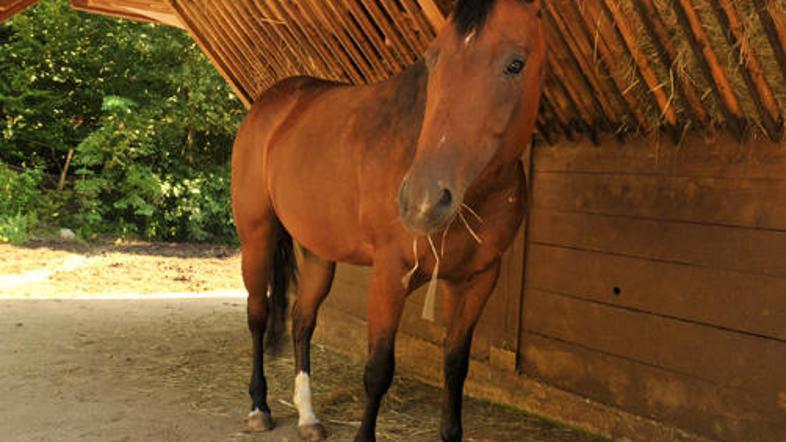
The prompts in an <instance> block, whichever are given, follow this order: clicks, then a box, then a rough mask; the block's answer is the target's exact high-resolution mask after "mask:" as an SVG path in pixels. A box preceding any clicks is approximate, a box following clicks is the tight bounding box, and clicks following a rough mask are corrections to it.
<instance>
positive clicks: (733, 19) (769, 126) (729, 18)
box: [714, 0, 783, 141]
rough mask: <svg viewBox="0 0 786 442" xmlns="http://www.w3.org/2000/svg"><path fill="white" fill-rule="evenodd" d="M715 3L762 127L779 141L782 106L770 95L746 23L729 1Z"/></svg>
mask: <svg viewBox="0 0 786 442" xmlns="http://www.w3.org/2000/svg"><path fill="white" fill-rule="evenodd" d="M714 5H715V8H714V9H715V13H716V15H717V16H718V20H719V21H720V23H721V27H722V28H723V29H725V30H726V32H724V34H726V39H727V40H728V41H729V45H730V46H731V47H732V49H733V50H734V54H735V55H736V56H737V58H738V59H739V61H740V66H742V69H741V72H742V77H743V78H744V79H745V82H746V83H747V85H748V90H749V91H750V95H751V97H753V100H754V102H755V103H756V109H757V110H758V111H759V115H760V116H761V119H762V123H763V125H764V129H765V130H766V131H767V134H768V135H769V136H770V138H771V139H772V140H773V141H779V140H780V139H781V137H782V136H783V116H782V115H781V109H780V106H779V105H778V102H777V101H776V100H775V97H774V96H773V92H772V89H771V88H770V85H769V83H767V77H766V75H765V73H764V69H763V68H762V66H761V64H760V63H759V59H758V57H757V56H756V51H755V48H753V47H751V45H750V42H749V41H748V39H747V38H746V36H745V26H744V25H743V23H742V19H741V17H740V16H739V14H738V13H737V10H736V9H735V8H734V5H733V4H732V3H731V1H729V0H716V2H715V3H714Z"/></svg>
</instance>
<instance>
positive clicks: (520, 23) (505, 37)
mask: <svg viewBox="0 0 786 442" xmlns="http://www.w3.org/2000/svg"><path fill="white" fill-rule="evenodd" d="M540 8H541V5H540V0H460V1H459V2H458V5H457V7H456V10H455V12H454V14H453V15H452V17H451V18H450V19H449V20H448V22H447V24H446V26H445V27H444V29H442V30H441V32H440V33H439V35H438V36H437V38H436V39H435V40H434V42H433V43H432V44H431V46H430V47H429V49H428V51H427V53H426V54H425V60H424V61H423V62H419V63H417V64H415V65H414V66H412V67H410V68H409V69H408V70H406V71H405V72H403V73H402V74H400V75H398V76H396V77H393V78H391V79H390V80H388V81H385V82H382V83H379V84H375V85H371V86H362V87H350V86H346V85H340V84H336V83H330V82H326V81H321V80H317V79H314V78H305V77H299V78H291V79H288V80H285V81H283V82H281V83H279V84H277V85H276V86H274V87H273V88H272V89H270V90H269V91H268V92H267V93H266V94H265V95H264V96H263V97H262V98H260V99H259V100H258V101H257V102H256V103H254V106H253V107H252V108H251V111H250V113H249V115H248V117H247V119H246V121H245V123H244V124H243V126H242V127H241V129H240V131H239V133H238V135H237V140H236V142H235V145H234V154H233V159H232V206H233V209H234V216H235V222H236V225H237V230H238V233H239V235H240V240H241V244H242V258H243V259H242V270H243V280H244V283H245V286H246V288H247V290H248V325H249V329H250V330H251V334H252V337H253V351H254V363H253V368H252V370H253V371H252V376H251V384H250V387H249V393H250V395H251V398H252V401H253V403H252V411H251V414H250V415H249V420H248V422H249V426H250V427H251V428H252V429H258V430H265V429H269V428H271V427H272V425H273V423H272V419H271V417H270V409H269V408H268V405H267V403H266V394H267V387H266V381H265V377H264V370H263V347H265V346H267V345H274V344H275V341H276V339H277V338H278V337H280V335H281V333H282V329H283V327H284V326H283V324H284V317H285V313H286V309H287V300H286V291H287V283H288V280H289V278H290V276H291V274H292V273H293V271H294V265H295V264H294V258H293V256H294V255H293V253H292V244H293V241H292V239H293V238H294V239H295V240H296V241H297V243H298V244H299V245H300V247H301V248H302V251H303V258H302V260H301V262H300V267H301V274H302V276H301V278H300V282H299V284H298V288H297V298H296V300H295V302H294V306H293V310H292V317H293V321H292V322H293V324H292V335H293V339H294V345H295V363H296V367H295V370H296V379H295V395H294V403H295V406H296V407H297V409H298V413H299V422H298V428H299V433H300V435H301V437H302V438H303V439H306V440H322V439H324V438H325V430H324V428H323V427H322V426H321V425H320V423H319V421H318V420H317V418H316V417H315V416H314V413H313V410H312V407H311V397H310V379H309V373H310V362H309V346H310V339H311V335H312V333H313V331H314V327H315V325H316V319H317V311H318V309H319V306H320V304H321V303H322V301H323V300H324V299H325V297H326V296H327V294H328V292H329V290H330V286H331V283H332V280H333V273H334V269H335V263H336V262H337V261H340V262H347V263H352V264H358V265H367V266H373V270H372V278H371V286H370V289H369V294H368V312H367V313H368V362H367V364H366V368H365V374H364V377H363V381H364V386H365V391H366V401H367V402H366V408H365V413H364V415H363V421H362V424H361V426H360V429H359V431H358V433H357V437H356V440H358V441H372V440H375V423H376V418H377V413H378V411H379V407H380V402H381V400H382V397H383V395H384V394H385V393H386V391H387V390H388V388H389V386H390V384H391V382H392V379H393V371H394V349H393V347H394V341H395V335H396V330H397V328H398V324H399V320H400V318H401V313H402V311H403V309H404V303H405V300H406V298H407V295H408V294H410V293H411V292H412V291H413V290H415V289H416V288H417V287H419V286H420V285H422V284H424V283H425V282H426V281H428V280H429V276H430V275H431V274H432V272H433V271H434V268H435V267H436V266H437V263H439V270H438V274H437V276H438V278H439V280H440V281H441V282H442V284H443V288H444V312H445V315H446V317H445V321H446V323H447V324H448V331H447V337H446V339H445V343H444V348H445V361H444V370H445V371H444V374H445V391H444V399H443V408H442V422H441V436H442V439H443V440H449V441H454V440H460V439H461V434H462V430H461V400H462V390H463V385H464V379H465V378H466V375H467V369H468V365H469V350H470V345H471V341H472V333H473V329H474V327H475V324H476V323H477V321H478V317H479V316H480V313H481V311H482V310H483V306H484V305H485V304H486V300H487V299H488V297H489V295H490V293H491V292H492V290H493V288H494V285H495V284H496V281H497V276H498V274H499V263H500V257H501V255H502V253H503V252H504V251H505V249H506V248H507V247H508V246H509V245H510V243H511V242H512V240H513V238H514V236H515V234H516V231H517V230H518V227H519V225H520V223H521V220H522V218H523V216H524V211H525V205H526V198H525V197H526V192H525V188H526V182H525V180H526V178H525V175H524V170H523V166H522V163H521V154H522V151H523V149H524V147H525V146H526V145H527V143H528V142H529V140H530V137H531V133H532V130H533V128H534V125H535V119H536V113H537V109H538V102H539V98H540V93H541V89H542V82H543V77H544V69H545V68H544V66H545V57H546V43H545V37H544V29H543V24H542V20H541V10H540ZM413 246H414V247H413ZM413 249H414V250H413ZM334 326H337V325H334ZM266 332H267V333H268V340H267V342H265V343H264V344H263V341H264V339H263V338H264V336H265V333H266Z"/></svg>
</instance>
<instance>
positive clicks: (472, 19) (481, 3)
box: [453, 0, 534, 37]
mask: <svg viewBox="0 0 786 442" xmlns="http://www.w3.org/2000/svg"><path fill="white" fill-rule="evenodd" d="M519 1H520V2H522V3H532V2H533V1H534V0H519ZM496 3H497V0H459V1H458V4H457V5H456V9H455V10H454V12H453V21H454V23H455V24H456V30H458V33H459V35H460V36H462V37H464V36H467V35H468V34H469V33H470V32H473V31H479V30H481V29H482V28H483V25H484V24H485V23H486V19H487V18H488V16H489V14H490V13H491V10H492V9H493V8H494V5H495V4H496Z"/></svg>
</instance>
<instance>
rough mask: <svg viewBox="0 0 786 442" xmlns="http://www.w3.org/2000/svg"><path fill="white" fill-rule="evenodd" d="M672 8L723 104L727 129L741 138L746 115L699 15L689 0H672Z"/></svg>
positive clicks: (743, 132)
mask: <svg viewBox="0 0 786 442" xmlns="http://www.w3.org/2000/svg"><path fill="white" fill-rule="evenodd" d="M674 7H675V10H676V11H677V17H678V19H679V21H680V23H681V24H682V26H683V27H684V28H685V33H686V35H687V36H688V40H689V41H690V44H691V47H692V48H693V51H694V52H695V53H696V58H697V59H698V60H699V64H700V65H701V66H702V69H703V70H704V73H705V75H707V77H709V78H711V79H712V81H711V82H710V83H711V85H712V88H713V90H714V91H715V94H716V95H717V96H718V98H720V100H721V103H723V112H724V114H725V115H726V122H727V123H728V124H729V128H730V129H731V131H732V132H733V133H734V135H735V136H736V137H737V139H738V140H742V138H743V136H744V135H745V127H746V122H745V116H744V114H743V112H742V107H741V106H740V102H739V99H738V98H737V95H736V94H735V93H734V88H733V87H732V86H731V83H729V79H728V78H727V77H726V73H725V72H724V71H723V68H722V67H721V65H720V62H719V61H718V56H717V55H716V54H715V51H714V50H713V49H712V42H711V41H710V39H709V37H707V33H706V32H705V31H704V28H703V27H702V25H701V21H700V20H699V16H698V14H697V13H696V10H695V8H694V7H693V4H691V3H690V1H689V0H674Z"/></svg>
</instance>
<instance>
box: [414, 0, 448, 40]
mask: <svg viewBox="0 0 786 442" xmlns="http://www.w3.org/2000/svg"><path fill="white" fill-rule="evenodd" d="M418 4H419V5H420V7H421V8H422V9H423V13H424V14H425V15H426V18H427V19H428V21H429V23H430V24H431V28H432V29H433V30H434V33H437V32H439V30H440V29H442V27H443V26H445V16H444V15H442V11H440V10H439V7H438V6H437V4H436V3H434V0H418Z"/></svg>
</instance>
